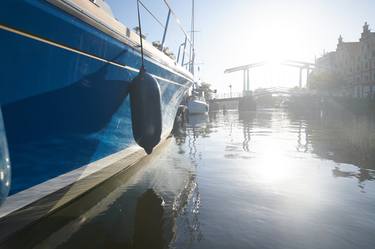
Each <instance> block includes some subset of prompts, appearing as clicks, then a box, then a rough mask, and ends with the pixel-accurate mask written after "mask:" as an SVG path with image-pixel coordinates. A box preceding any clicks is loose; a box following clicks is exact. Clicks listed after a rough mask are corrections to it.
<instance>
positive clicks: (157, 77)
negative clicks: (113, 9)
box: [0, 24, 189, 88]
mask: <svg viewBox="0 0 375 249" xmlns="http://www.w3.org/2000/svg"><path fill="white" fill-rule="evenodd" d="M0 29H2V30H5V31H8V32H11V33H14V34H17V35H20V36H23V37H27V38H29V39H32V40H36V41H39V42H43V43H46V44H49V45H51V46H54V47H58V48H61V49H64V50H67V51H70V52H73V53H76V54H80V55H83V56H86V57H89V58H91V59H94V60H98V61H101V62H105V63H108V64H111V65H113V66H117V67H120V68H124V69H127V70H129V71H133V72H137V73H138V72H139V69H137V68H133V67H130V66H127V65H123V64H119V63H116V62H113V61H109V60H106V59H103V58H100V57H98V56H96V55H92V54H89V53H86V52H83V51H80V50H77V49H74V48H71V47H68V46H65V45H62V44H59V43H56V42H53V41H50V40H47V39H45V38H41V37H38V36H35V35H32V34H28V33H25V32H23V31H20V30H16V29H13V28H10V27H7V26H4V25H1V24H0ZM173 73H174V74H177V75H179V74H178V73H177V72H173ZM151 75H152V76H153V77H154V78H156V79H158V80H162V81H165V82H168V83H171V84H174V85H178V86H182V87H185V88H189V87H188V86H185V85H183V84H180V83H177V82H175V81H172V80H169V79H165V78H162V77H160V76H157V75H154V74H151ZM179 76H180V77H183V76H181V75H179ZM183 78H185V77H183ZM185 79H186V78H185Z"/></svg>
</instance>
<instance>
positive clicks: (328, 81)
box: [309, 72, 345, 92]
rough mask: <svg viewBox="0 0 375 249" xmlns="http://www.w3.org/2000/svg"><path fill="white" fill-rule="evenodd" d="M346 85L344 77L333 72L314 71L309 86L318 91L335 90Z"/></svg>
mask: <svg viewBox="0 0 375 249" xmlns="http://www.w3.org/2000/svg"><path fill="white" fill-rule="evenodd" d="M344 86H345V80H344V78H343V77H341V76H340V75H339V74H337V73H333V72H319V73H317V72H314V73H312V74H311V75H310V78H309V87H310V88H311V89H314V90H318V91H324V92H333V91H337V90H339V89H340V88H342V87H344Z"/></svg>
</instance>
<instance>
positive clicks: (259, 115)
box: [19, 109, 375, 249]
mask: <svg viewBox="0 0 375 249" xmlns="http://www.w3.org/2000/svg"><path fill="white" fill-rule="evenodd" d="M374 152H375V122H374V119H373V118H372V117H370V116H356V115H353V114H350V113H348V112H332V113H326V112H317V113H304V114H301V113H290V112H287V111H284V110H278V109H261V110H258V111H256V112H249V113H238V112H236V111H228V112H225V113H223V112H217V113H212V114H210V115H209V116H191V117H190V119H189V123H188V124H186V126H185V127H182V128H180V129H179V131H178V132H177V134H176V135H175V136H174V137H173V138H171V139H170V140H169V142H167V144H166V145H164V146H163V148H162V150H160V151H159V152H158V153H155V155H153V156H151V157H149V158H148V159H146V160H143V162H142V163H141V164H139V165H138V166H136V167H134V169H132V171H130V172H127V173H124V174H123V175H122V176H121V175H120V176H117V178H116V180H114V182H116V184H113V183H112V185H110V187H109V186H104V187H103V188H102V190H101V191H103V190H105V189H107V190H108V193H107V194H105V195H104V196H105V197H104V198H103V199H101V200H100V201H98V202H95V203H93V204H91V205H88V207H87V208H85V209H83V208H82V210H81V211H80V212H78V211H77V210H79V207H80V205H79V204H76V208H71V210H70V211H66V212H65V213H64V212H60V213H56V214H55V216H54V217H52V218H51V219H50V223H51V224H52V223H53V222H51V220H58V221H60V222H61V220H64V222H61V226H58V227H57V226H53V225H48V222H47V225H44V226H43V228H42V230H45V231H44V232H43V233H42V234H43V236H36V234H37V233H35V232H34V231H35V229H34V230H33V229H31V230H29V234H32V236H30V235H28V236H27V235H23V236H20V237H19V238H22V239H23V240H21V241H27V242H28V244H27V245H29V246H31V247H34V248H47V247H48V248H77V247H79V248H280V249H281V248H312V249H315V248H330V249H331V248H337V249H345V248H375V182H374V179H375V171H374V169H375V164H374V163H375V153H374ZM94 194H95V192H94ZM83 206H84V205H81V207H83ZM77 207H78V208H77ZM85 207H86V206H85ZM47 227H49V229H46V228H47ZM46 230H48V232H47V231H46ZM30 231H32V232H30ZM26 234H27V233H26ZM31 238H32V239H31ZM37 238H39V239H37Z"/></svg>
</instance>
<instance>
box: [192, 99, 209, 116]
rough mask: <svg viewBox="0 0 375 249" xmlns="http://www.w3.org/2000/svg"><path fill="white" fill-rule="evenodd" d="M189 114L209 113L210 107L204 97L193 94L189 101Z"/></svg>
mask: <svg viewBox="0 0 375 249" xmlns="http://www.w3.org/2000/svg"><path fill="white" fill-rule="evenodd" d="M187 107H188V110H189V114H207V113H208V110H209V107H208V104H207V103H206V101H205V100H204V98H199V97H197V96H192V97H191V99H190V100H189V101H188V103H187Z"/></svg>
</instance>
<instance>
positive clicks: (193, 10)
mask: <svg viewBox="0 0 375 249" xmlns="http://www.w3.org/2000/svg"><path fill="white" fill-rule="evenodd" d="M194 7H195V6H194V0H192V4H191V45H190V72H191V73H192V74H193V75H194V64H195V63H194V62H195V42H194V40H195V39H194V35H195V27H194V18H195V17H194V12H195V9H194Z"/></svg>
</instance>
